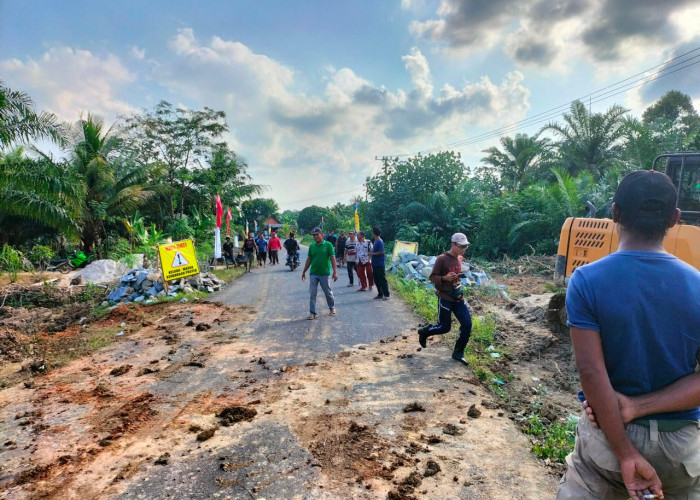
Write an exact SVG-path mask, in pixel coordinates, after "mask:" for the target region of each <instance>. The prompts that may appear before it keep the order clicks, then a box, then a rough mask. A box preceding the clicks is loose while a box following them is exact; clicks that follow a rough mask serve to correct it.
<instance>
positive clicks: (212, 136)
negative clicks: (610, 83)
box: [0, 81, 700, 259]
mask: <svg viewBox="0 0 700 500" xmlns="http://www.w3.org/2000/svg"><path fill="white" fill-rule="evenodd" d="M227 130H228V126H227V124H226V117H225V114H224V112H223V111H215V110H213V109H210V108H206V107H205V108H204V109H202V110H189V109H183V108H179V107H175V106H173V105H172V104H170V103H168V102H165V101H161V102H159V103H158V104H156V105H155V106H154V107H153V109H151V110H144V111H142V112H140V113H137V114H134V115H131V116H126V117H121V119H120V120H119V121H118V122H117V124H115V125H112V126H111V127H107V126H106V125H105V124H104V123H103V121H102V120H100V119H99V118H97V117H95V116H93V115H91V114H88V115H87V116H86V117H81V118H80V119H79V120H78V121H77V122H76V123H74V124H72V125H66V124H63V123H60V122H59V121H58V120H57V118H56V117H55V116H54V115H52V114H50V113H47V112H40V111H37V110H36V109H35V108H34V104H33V102H32V100H31V98H30V97H29V96H28V95H26V94H24V93H22V92H18V91H14V90H12V89H10V88H8V87H6V86H4V84H3V82H2V81H0V243H3V244H12V245H15V246H18V247H21V248H23V249H25V250H26V251H31V249H35V248H39V249H45V250H46V249H53V250H57V249H59V248H61V247H63V248H69V247H81V248H82V249H84V250H90V251H94V252H95V253H97V254H98V255H100V256H109V257H111V258H122V257H124V256H126V255H128V254H130V253H133V252H141V253H147V254H149V255H150V254H152V253H153V251H154V250H153V247H154V245H155V244H157V243H159V242H160V241H162V240H163V239H164V238H165V237H170V238H173V239H184V238H194V239H195V240H196V241H197V246H198V249H200V250H201V252H202V254H203V255H206V254H208V253H211V250H212V248H211V241H210V240H211V239H212V238H211V230H212V228H213V227H214V219H215V217H214V211H213V202H214V200H215V198H216V194H217V193H219V194H220V196H221V198H222V200H223V202H224V205H225V207H226V205H230V206H231V207H232V208H231V210H232V215H233V220H232V221H231V224H232V230H233V231H234V232H237V233H242V232H243V230H244V225H245V221H246V220H247V221H248V222H249V224H250V229H251V230H252V229H253V227H254V221H257V222H258V224H260V225H262V224H263V222H264V220H265V219H267V218H268V217H269V216H275V217H277V218H278V219H279V220H280V222H282V223H284V224H286V225H287V227H290V228H298V229H301V230H302V231H304V230H310V229H312V228H313V227H315V226H318V225H319V224H320V223H321V221H323V223H324V228H325V229H334V230H336V231H339V230H341V229H344V230H348V229H350V228H352V227H354V203H353V201H349V202H348V203H337V204H336V205H334V206H331V207H320V206H317V205H311V206H308V207H306V208H304V209H302V210H300V211H285V212H282V213H280V210H279V207H278V205H277V203H276V202H275V201H274V200H272V199H270V198H262V197H260V196H259V195H261V194H262V193H263V192H264V186H261V185H259V184H255V183H254V181H253V179H252V178H251V177H250V175H249V174H248V172H247V170H248V164H247V163H246V161H245V160H244V159H243V158H241V157H240V156H239V155H238V154H237V153H236V152H235V151H233V150H231V149H230V148H229V147H228V145H227V144H226V143H225V142H224V140H223V135H224V133H225V132H226V131H227ZM38 140H49V141H52V142H54V143H55V144H56V145H57V146H58V147H60V148H61V149H62V151H63V152H64V153H65V155H64V157H63V158H61V159H58V160H57V159H55V158H53V156H52V155H50V154H47V153H44V152H42V151H41V150H40V149H39V148H38V147H37V146H36V145H32V142H34V143H36V141H38ZM699 149H700V117H699V116H698V113H697V111H696V110H695V109H694V107H693V105H692V102H691V100H690V98H689V97H688V96H687V95H685V94H682V93H680V92H677V91H671V92H668V93H667V94H665V95H664V96H663V97H661V98H660V99H659V100H658V101H657V102H656V103H654V104H653V105H652V106H650V107H649V108H647V109H646V110H645V112H644V114H643V115H642V118H641V119H635V118H632V117H630V115H629V113H628V111H627V110H626V109H624V108H622V107H621V106H617V105H614V106H612V107H611V108H609V109H608V110H606V111H605V112H602V113H592V112H591V111H590V110H589V109H587V108H586V106H585V105H584V104H583V103H581V102H578V101H577V102H574V103H572V105H571V108H570V110H569V112H568V113H565V114H564V116H563V119H562V122H552V123H548V124H546V125H545V126H544V127H543V128H542V129H541V130H540V131H538V132H537V133H535V134H534V135H528V134H515V135H514V136H505V137H502V138H501V139H500V146H498V147H491V148H489V149H486V150H484V151H483V153H484V156H483V158H482V159H481V161H480V163H479V164H477V165H471V166H467V165H465V164H464V162H463V161H462V159H461V156H460V155H459V154H458V153H455V152H453V151H444V152H440V153H435V154H427V155H420V154H418V155H416V156H414V157H411V158H407V159H399V158H386V159H384V161H383V165H382V168H381V170H380V172H379V173H378V174H376V175H374V176H371V177H368V178H367V179H366V181H365V193H364V196H362V197H359V196H358V199H359V201H360V202H359V216H360V221H361V224H362V228H363V229H365V230H369V229H370V227H371V226H372V225H378V226H380V227H381V228H382V231H383V234H382V236H383V237H385V239H386V240H387V241H391V240H393V239H400V240H406V241H417V242H419V244H420V251H421V253H426V254H437V253H439V252H441V251H443V250H444V249H445V248H447V246H448V242H449V236H450V235H451V234H452V233H453V232H456V231H461V232H465V233H467V234H468V235H469V239H470V241H471V242H472V247H471V250H470V251H471V252H472V254H473V256H479V257H483V258H487V259H494V258H499V257H502V256H504V255H508V256H510V257H517V256H520V255H523V254H527V253H543V254H551V253H554V252H555V251H556V246H557V240H558V236H559V231H560V228H561V224H562V222H563V220H564V219H565V218H566V217H567V216H572V215H574V216H579V215H583V214H584V210H585V208H584V207H585V203H586V202H591V203H593V204H594V205H595V206H596V207H598V209H599V212H598V213H599V215H603V216H605V215H607V211H608V210H609V200H610V197H611V196H612V193H613V192H614V190H615V188H616V186H617V183H618V182H619V180H620V179H621V178H622V177H623V176H624V175H625V174H626V173H627V172H629V171H631V170H636V169H641V168H651V164H652V161H653V158H654V157H655V156H656V155H657V154H659V153H661V152H665V151H677V150H699ZM239 214H240V215H239ZM259 227H260V229H263V227H262V226H259ZM46 251H48V250H46Z"/></svg>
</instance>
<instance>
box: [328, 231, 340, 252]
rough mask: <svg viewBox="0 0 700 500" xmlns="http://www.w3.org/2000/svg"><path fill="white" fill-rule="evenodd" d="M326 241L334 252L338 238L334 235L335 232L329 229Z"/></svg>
mask: <svg viewBox="0 0 700 500" xmlns="http://www.w3.org/2000/svg"><path fill="white" fill-rule="evenodd" d="M326 241H329V242H330V244H331V245H333V249H334V250H335V244H336V243H337V242H338V237H337V236H336V234H335V230H333V229H331V230H330V231H328V235H327V236H326Z"/></svg>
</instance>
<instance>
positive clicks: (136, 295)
mask: <svg viewBox="0 0 700 500" xmlns="http://www.w3.org/2000/svg"><path fill="white" fill-rule="evenodd" d="M86 269H87V268H86ZM223 285H225V283H224V282H223V281H221V280H219V278H217V277H216V275H214V274H211V273H204V274H200V275H198V276H191V277H189V278H181V279H179V280H176V281H173V282H172V283H171V284H170V285H169V287H168V291H167V292H166V287H165V286H164V284H163V277H162V276H161V274H160V272H159V271H155V270H153V269H144V268H142V267H137V268H134V269H132V270H131V271H129V272H128V273H126V274H125V275H123V276H122V278H121V280H120V281H119V284H118V285H117V287H116V288H115V289H114V290H113V291H112V292H111V293H110V294H109V295H108V296H107V300H108V301H109V302H111V303H113V304H114V303H118V302H145V303H148V304H150V303H151V302H153V301H154V300H155V299H156V298H158V297H165V296H166V295H167V296H169V297H176V296H177V295H178V294H180V293H192V292H194V291H195V290H199V291H202V292H207V293H212V292H216V291H218V290H221V287H222V286H223ZM183 300H184V299H183Z"/></svg>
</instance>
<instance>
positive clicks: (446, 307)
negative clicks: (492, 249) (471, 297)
mask: <svg viewBox="0 0 700 500" xmlns="http://www.w3.org/2000/svg"><path fill="white" fill-rule="evenodd" d="M468 246H469V241H468V240H467V237H466V236H465V235H464V234H462V233H455V234H453V235H452V242H451V245H450V250H449V251H447V252H445V253H443V254H442V255H440V256H438V258H437V260H436V261H435V265H434V266H433V271H432V273H431V274H430V282H431V283H432V284H433V285H435V293H436V294H437V296H438V322H437V324H435V325H428V326H424V327H422V328H419V329H418V342H419V343H420V345H421V347H426V345H427V343H426V341H427V339H428V337H431V336H433V335H442V334H445V333H447V332H449V331H450V329H451V328H452V314H454V315H455V318H457V321H459V337H458V338H457V342H456V343H455V348H454V351H453V352H452V359H454V360H455V361H459V362H460V363H462V364H463V365H469V363H468V362H467V360H466V359H464V349H466V347H467V343H469V337H470V336H471V334H472V317H471V315H470V314H469V309H468V308H467V304H466V302H465V301H464V293H463V291H462V281H461V278H462V276H463V275H462V256H463V255H464V252H465V250H466V249H467V247H468Z"/></svg>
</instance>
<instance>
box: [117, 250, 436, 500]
mask: <svg viewBox="0 0 700 500" xmlns="http://www.w3.org/2000/svg"><path fill="white" fill-rule="evenodd" d="M306 251H307V249H306V247H302V263H303V262H304V261H305V259H306ZM281 253H282V254H284V252H281ZM302 269H303V264H302V266H300V267H299V268H297V269H296V270H295V271H290V270H289V268H288V267H286V266H285V265H284V258H283V257H281V263H280V264H278V265H276V266H270V265H269V264H268V266H267V267H265V268H254V269H253V272H252V273H248V274H245V275H243V276H242V277H241V278H239V279H237V280H235V281H234V282H232V283H231V284H230V285H228V286H226V287H224V289H223V290H221V291H220V292H217V293H215V294H212V295H210V297H209V300H211V301H221V302H222V303H225V304H228V305H241V306H250V307H253V308H255V310H256V311H257V312H258V314H257V315H256V316H255V319H254V320H253V321H251V322H250V323H249V324H247V325H246V328H245V329H244V331H243V332H241V330H240V329H239V330H238V331H237V335H240V338H241V340H246V341H247V342H253V343H255V344H257V345H258V346H259V347H260V349H259V350H258V352H262V353H264V355H265V359H266V363H267V366H269V368H270V369H269V370H263V371H264V373H265V374H266V375H263V376H266V377H274V376H275V375H274V373H275V372H277V371H278V369H279V368H281V367H282V366H284V365H295V364H303V363H309V362H313V361H320V360H322V359H333V360H334V361H339V359H338V357H337V356H334V355H336V354H338V353H340V352H341V351H345V350H347V349H349V348H351V347H352V346H357V345H358V344H369V343H372V342H374V341H378V340H380V339H386V338H389V337H392V336H395V335H397V334H399V333H400V332H402V331H405V330H406V329H407V328H411V327H414V326H416V325H417V324H418V322H419V320H418V318H417V317H416V316H415V315H414V314H413V313H412V312H411V311H410V310H409V309H408V307H407V306H406V305H405V304H404V302H403V301H402V300H400V299H398V298H396V297H392V298H391V299H390V300H388V301H383V300H374V299H373V297H374V296H375V293H376V292H374V291H373V292H358V291H357V289H358V281H359V280H358V279H357V276H355V286H353V287H349V286H348V284H349V279H348V274H347V268H345V267H343V268H339V270H338V271H339V272H338V275H339V276H338V281H337V282H336V283H334V284H333V285H332V290H333V293H334V295H335V299H336V308H337V311H338V313H337V315H335V316H330V315H329V314H328V312H329V311H328V307H327V305H326V301H325V296H324V295H323V292H322V291H321V290H320V288H319V293H318V299H317V312H318V316H317V319H315V320H311V321H310V320H307V319H306V317H307V316H308V314H309V291H308V290H309V285H308V280H307V281H306V282H302V281H301V271H302ZM375 290H376V289H375ZM192 348H193V349H195V348H196V346H192ZM180 351H181V353H180V354H178V356H182V357H183V358H184V357H187V356H189V355H190V354H191V353H190V352H189V351H187V350H186V349H181V350H180ZM435 351H436V352H435V353H433V356H437V355H438V352H440V350H435ZM444 354H445V353H444V352H440V355H443V356H444ZM431 358H432V357H431ZM431 361H432V362H433V363H434V364H433V365H431ZM431 361H428V362H427V363H426V366H427V367H429V368H428V369H426V370H425V373H424V374H425V375H426V376H429V377H430V378H433V377H435V378H436V377H437V376H438V374H439V373H440V372H441V370H443V369H444V367H441V364H440V363H435V362H434V359H431ZM408 362H410V363H414V362H415V360H408ZM230 369H231V367H230V366H226V367H224V366H222V364H221V363H217V364H207V366H206V368H204V369H202V370H200V371H197V372H196V375H195V374H194V373H195V372H192V371H186V372H180V373H176V374H174V375H173V376H171V377H169V378H168V379H167V380H163V381H160V382H158V383H157V384H156V385H155V386H153V387H151V388H150V391H151V392H152V393H153V394H155V395H156V396H158V397H160V398H164V399H172V397H173V396H172V394H174V393H178V394H181V395H184V394H189V395H194V394H198V393H199V394H201V393H203V392H205V391H216V390H218V389H220V386H221V385H222V384H225V381H222V377H221V373H222V372H223V371H226V370H230ZM432 370H434V373H432ZM428 372H431V373H428ZM416 382H417V380H416V379H414V377H413V376H411V377H408V378H407V379H406V380H404V381H403V382H400V381H398V380H396V381H394V383H398V384H403V385H405V387H406V388H408V387H411V386H412V385H414V384H415V383H416ZM358 387H359V388H358V390H359V391H360V392H362V393H363V394H364V393H367V394H368V396H366V397H367V398H368V399H369V400H376V401H378V402H380V401H384V400H385V398H386V394H387V392H386V391H390V393H394V392H395V390H396V387H395V386H394V385H393V384H392V386H391V387H385V386H384V385H382V384H378V385H377V386H376V387H375V386H373V387H364V385H361V384H360V386H358ZM421 390H423V389H421ZM188 397H191V396H188ZM368 404H369V403H368ZM397 404H399V403H397ZM394 410H395V412H398V413H400V412H401V410H400V409H398V408H394ZM387 421H390V419H387ZM232 456H234V457H246V460H247V461H249V463H248V464H247V465H246V467H245V468H244V469H241V470H240V471H238V473H239V474H240V475H241V477H242V478H246V477H251V478H255V480H256V481H257V482H258V483H264V484H266V486H265V488H264V489H263V490H262V491H258V492H256V494H255V495H253V494H252V493H251V492H250V491H249V490H245V489H244V487H243V485H242V484H241V485H238V486H236V487H232V488H224V489H222V488H221V487H219V486H217V481H216V478H217V477H219V476H220V475H221V474H222V472H221V471H220V470H219V468H218V466H217V464H219V463H220V462H221V461H223V460H226V459H227V457H232ZM312 462H313V456H312V455H311V454H310V453H309V451H308V450H306V449H305V448H304V447H303V446H302V445H301V444H300V443H299V440H298V438H297V437H296V436H295V435H294V434H293V433H292V431H291V429H290V428H289V426H287V425H284V424H283V423H281V422H278V423H274V424H273V423H270V422H258V419H256V420H254V421H253V422H251V423H250V428H249V429H248V431H247V432H246V433H245V434H244V435H243V436H240V437H239V438H238V439H236V440H235V442H231V443H230V446H228V445H227V446H226V450H225V451H223V452H218V453H214V454H211V453H206V452H205V453H197V452H195V453H192V454H190V455H188V457H187V458H186V459H178V460H176V461H174V462H173V463H172V464H171V465H170V466H169V467H164V468H155V469H151V470H149V472H148V474H145V475H143V476H137V477H136V478H134V479H136V480H135V481H133V482H131V483H130V484H129V485H128V486H127V487H126V489H125V491H124V492H123V493H122V494H121V495H119V498H120V499H122V500H126V499H129V500H132V499H149V500H150V499H161V498H163V499H165V498H192V499H199V498H280V499H287V498H325V495H324V494H320V493H319V492H318V491H310V490H309V485H313V484H316V483H317V482H318V481H319V480H320V474H321V472H320V470H319V468H318V467H314V466H312V465H310V464H311V463H312ZM241 480H242V479H241Z"/></svg>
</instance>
